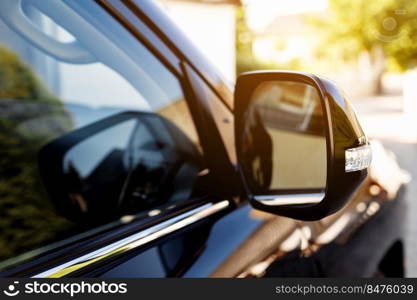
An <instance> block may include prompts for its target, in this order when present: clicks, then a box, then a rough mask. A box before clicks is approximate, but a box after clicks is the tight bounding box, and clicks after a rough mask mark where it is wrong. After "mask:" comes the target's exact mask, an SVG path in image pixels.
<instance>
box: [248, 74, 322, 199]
mask: <svg viewBox="0 0 417 300" xmlns="http://www.w3.org/2000/svg"><path fill="white" fill-rule="evenodd" d="M242 134H243V136H242V139H241V140H242V145H241V147H242V148H241V153H242V158H243V159H241V164H242V168H243V172H244V173H245V177H246V180H247V182H248V185H249V187H250V189H251V191H252V193H253V194H256V195H268V194H269V195H271V194H274V193H275V194H285V193H288V194H291V193H295V192H297V193H299V192H300V190H305V191H306V192H307V191H314V192H323V191H324V189H325V187H326V173H327V154H326V131H325V122H324V118H323V110H322V105H321V100H320V95H319V92H318V90H317V89H316V88H315V87H314V86H312V85H309V84H307V83H304V82H294V81H263V82H261V83H260V84H259V85H257V86H256V87H255V88H254V90H253V92H252V95H251V96H250V102H249V106H248V108H247V110H246V112H245V115H244V131H243V133H242Z"/></svg>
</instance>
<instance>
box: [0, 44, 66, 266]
mask: <svg viewBox="0 0 417 300" xmlns="http://www.w3.org/2000/svg"><path fill="white" fill-rule="evenodd" d="M0 110H1V112H2V114H1V118H0V245H1V247H0V260H3V259H5V258H8V257H11V256H16V255H18V254H20V253H22V252H25V251H27V250H32V249H34V248H36V247H39V246H42V245H44V243H45V242H48V241H50V240H53V239H55V238H56V237H57V236H56V235H57V233H59V234H62V233H63V232H64V231H65V230H67V229H69V228H70V227H71V224H70V223H69V222H68V221H67V220H65V219H64V218H62V217H60V216H59V215H58V214H56V213H55V211H54V208H53V205H52V203H51V202H50V200H49V199H48V197H47V195H46V194H45V191H44V189H43V186H42V182H41V179H40V178H39V174H38V166H37V161H38V159H37V154H38V151H39V150H40V149H41V148H42V147H43V146H44V145H45V144H46V143H48V142H49V141H51V140H52V139H54V138H56V137H58V136H60V135H62V134H63V133H65V132H67V131H69V130H71V129H72V127H73V124H72V119H71V117H70V116H69V115H68V113H67V111H66V110H65V108H64V106H63V104H62V103H61V102H60V101H59V100H58V99H57V98H56V97H54V96H53V95H52V94H51V93H50V92H49V91H48V90H47V89H46V88H45V87H44V85H43V84H42V83H41V82H40V80H39V79H38V78H37V77H36V76H35V75H34V74H33V72H32V71H31V69H30V68H29V67H27V66H26V65H25V64H23V63H22V62H21V60H20V59H19V57H18V56H17V55H16V54H14V53H13V52H12V51H10V50H8V49H6V48H5V47H0Z"/></svg>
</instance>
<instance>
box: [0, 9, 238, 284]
mask: <svg viewBox="0 0 417 300" xmlns="http://www.w3.org/2000/svg"><path fill="white" fill-rule="evenodd" d="M22 3H23V4H22ZM118 4H121V3H120V2H119V3H118ZM0 5H1V6H2V7H1V9H2V11H18V15H19V17H18V18H14V19H11V18H8V16H7V14H2V16H1V27H0V44H1V46H0V55H1V56H2V59H1V60H0V61H1V63H0V68H1V70H2V79H1V82H2V84H1V88H0V91H1V93H0V95H1V98H2V99H1V102H0V105H1V111H2V114H1V123H0V124H1V130H0V131H1V141H2V146H1V147H0V148H1V149H2V150H1V151H2V153H1V157H2V161H1V165H0V169H1V176H2V185H1V195H2V196H1V200H0V201H1V213H2V223H1V229H0V232H1V235H0V239H1V244H2V247H1V249H2V250H1V253H0V255H1V263H0V269H1V272H2V273H1V274H2V276H34V277H62V276H110V277H113V276H123V277H127V276H136V277H154V276H157V277H164V276H181V275H182V274H185V272H186V271H187V270H188V269H189V268H190V266H192V265H193V263H194V262H195V261H196V259H197V258H198V257H199V254H200V253H201V252H202V250H203V249H204V246H205V245H206V242H207V240H208V239H209V234H210V229H211V227H212V225H213V223H214V222H215V221H216V220H218V219H219V218H221V217H222V216H224V215H226V214H228V213H229V212H230V211H232V210H233V209H234V208H235V204H234V202H233V201H232V197H231V195H232V194H233V193H234V192H235V190H233V189H232V188H231V187H230V188H229V186H227V185H219V182H220V179H221V177H222V176H219V175H220V174H223V176H226V177H227V178H231V177H232V176H230V174H228V173H222V172H221V171H222V170H224V169H226V170H227V172H231V171H232V170H233V168H232V166H231V164H230V161H229V158H228V156H227V154H226V152H225V151H226V150H225V147H224V145H223V143H222V141H221V140H218V137H216V136H215V134H213V132H214V128H212V127H211V126H212V125H213V124H211V123H210V122H212V121H210V118H209V117H208V116H209V115H208V114H207V113H204V111H205V108H204V107H202V106H201V104H200V103H199V99H198V98H196V97H195V95H193V93H192V90H191V87H190V85H189V83H188V81H187V80H186V79H185V75H184V64H183V62H182V61H181V59H180V58H178V56H177V55H176V54H175V53H173V52H172V51H171V50H170V49H169V48H168V47H167V46H166V45H165V44H164V43H163V42H162V41H161V40H160V39H159V38H158V37H157V36H156V35H155V33H154V32H152V31H151V30H150V29H149V27H148V26H147V25H145V24H144V22H142V20H140V19H139V18H135V20H134V21H135V24H129V26H127V24H126V23H124V22H123V20H122V19H123V18H122V17H121V12H120V11H117V10H115V11H113V12H111V13H109V10H110V6H109V4H104V3H96V2H93V1H62V2H57V1H39V2H36V3H29V4H28V3H25V2H16V1H4V2H2V4H0ZM20 5H23V6H22V7H20ZM124 9H126V12H130V10H129V9H127V7H124ZM27 19H29V20H30V21H31V22H32V24H28V23H26V22H27ZM121 21H122V22H121ZM19 22H21V23H19ZM22 24H24V26H26V27H25V30H22V26H21V25H22ZM33 24H35V25H36V26H33ZM24 26H23V27H24ZM203 115H204V117H203ZM200 117H201V118H200ZM210 128H212V129H210ZM209 138H210V139H209ZM210 152H212V153H213V152H214V153H216V155H215V156H213V155H209V154H208V153H210ZM214 157H215V158H216V159H213V158H214ZM219 162H221V163H219ZM219 166H221V168H222V170H219V169H218V167H219ZM126 266H127V267H126ZM201 274H203V273H201V272H197V273H196V275H197V276H198V275H201Z"/></svg>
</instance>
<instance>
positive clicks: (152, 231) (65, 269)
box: [32, 200, 230, 278]
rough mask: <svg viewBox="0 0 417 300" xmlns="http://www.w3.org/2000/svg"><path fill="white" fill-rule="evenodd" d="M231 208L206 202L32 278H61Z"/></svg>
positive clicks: (227, 205)
mask: <svg viewBox="0 0 417 300" xmlns="http://www.w3.org/2000/svg"><path fill="white" fill-rule="evenodd" d="M229 205H230V203H229V201H227V200H223V201H220V202H217V203H207V204H205V205H202V206H199V207H197V208H194V209H192V210H190V211H187V212H185V213H183V214H180V215H178V216H175V217H173V218H171V219H169V220H166V221H164V222H162V223H159V224H156V225H154V226H152V227H149V228H146V229H144V230H142V231H140V232H137V233H135V234H132V235H130V236H128V237H126V238H124V239H121V240H119V241H117V242H113V243H111V244H110V245H107V246H105V247H102V248H100V249H97V250H95V251H92V252H90V253H87V254H84V255H82V256H80V257H77V258H75V259H72V260H70V261H68V262H66V263H63V264H60V265H58V266H55V267H53V268H51V269H49V270H46V271H43V272H41V273H38V274H36V275H34V276H32V278H59V277H63V276H66V275H68V274H71V273H73V272H75V271H78V270H81V269H83V268H84V267H87V266H89V265H91V264H93V263H95V262H98V261H103V260H105V259H107V258H110V257H111V258H113V257H116V256H118V255H121V254H124V253H126V252H128V251H130V250H133V249H135V248H138V247H140V246H143V245H145V244H147V243H150V242H152V241H154V240H156V239H158V238H161V237H163V236H166V235H168V234H170V233H172V232H175V231H177V230H180V229H182V228H185V227H186V226H188V225H191V224H193V223H196V222H198V221H200V220H202V219H204V218H206V217H209V216H211V215H213V214H215V213H217V212H219V211H221V210H223V209H226V208H227V207H229Z"/></svg>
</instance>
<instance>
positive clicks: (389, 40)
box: [312, 0, 417, 94]
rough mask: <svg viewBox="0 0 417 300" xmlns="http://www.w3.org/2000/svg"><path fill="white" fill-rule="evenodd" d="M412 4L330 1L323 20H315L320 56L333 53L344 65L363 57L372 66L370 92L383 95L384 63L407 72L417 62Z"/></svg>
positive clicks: (416, 5) (411, 0)
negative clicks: (365, 57) (363, 55)
mask: <svg viewBox="0 0 417 300" xmlns="http://www.w3.org/2000/svg"><path fill="white" fill-rule="evenodd" d="M416 13H417V2H416V1H415V0H379V1H369V0H368V1H366V0H329V14H328V16H327V17H326V18H323V19H318V18H314V19H313V20H312V24H313V25H315V26H316V27H317V28H318V29H319V32H320V33H321V34H322V37H323V40H322V42H321V43H320V53H321V54H323V55H326V54H329V53H330V52H332V53H333V54H334V53H335V52H336V53H337V55H339V57H340V58H341V59H343V60H345V61H357V60H358V58H359V57H360V55H361V54H362V53H365V54H366V56H367V58H368V59H369V62H370V64H369V65H370V66H371V70H370V72H371V74H372V77H373V82H374V85H373V91H374V92H375V93H377V94H378V93H381V92H382V84H381V79H382V75H383V73H384V71H385V68H386V62H387V61H391V62H393V63H395V64H396V65H397V66H399V67H400V68H401V69H406V68H407V67H408V66H409V65H410V62H411V61H413V60H415V59H416V58H417V51H416V50H417V46H416V45H415V43H413V39H414V37H415V36H416V35H415V33H417V21H416V18H415V15H416Z"/></svg>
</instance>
